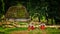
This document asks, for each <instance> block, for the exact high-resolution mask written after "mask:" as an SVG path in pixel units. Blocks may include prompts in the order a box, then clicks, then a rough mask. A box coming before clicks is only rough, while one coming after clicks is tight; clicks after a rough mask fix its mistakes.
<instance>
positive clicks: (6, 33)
mask: <svg viewBox="0 0 60 34" xmlns="http://www.w3.org/2000/svg"><path fill="white" fill-rule="evenodd" d="M14 31H16V32H18V31H25V32H27V31H28V29H27V28H24V27H23V28H1V27H0V34H10V33H11V32H14ZM43 33H44V34H60V29H55V28H46V29H45V30H44V31H42V30H40V29H39V28H35V30H33V31H32V30H31V31H28V34H43Z"/></svg>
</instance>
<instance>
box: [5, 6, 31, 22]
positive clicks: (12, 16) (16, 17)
mask: <svg viewBox="0 0 60 34" xmlns="http://www.w3.org/2000/svg"><path fill="white" fill-rule="evenodd" d="M5 18H6V20H8V21H24V22H27V21H29V20H30V19H29V14H28V12H27V10H26V8H25V7H24V6H12V7H10V8H9V9H8V11H7V12H6V14H5Z"/></svg>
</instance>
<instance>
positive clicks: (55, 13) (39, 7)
mask: <svg viewBox="0 0 60 34" xmlns="http://www.w3.org/2000/svg"><path fill="white" fill-rule="evenodd" d="M59 3H60V0H0V20H1V19H2V16H3V15H5V14H6V12H7V10H8V8H9V7H11V6H16V5H23V6H25V7H26V9H27V11H28V13H29V15H30V17H31V20H32V19H33V18H35V17H38V20H39V22H40V21H41V20H44V21H45V20H47V24H60V4H59ZM34 15H35V16H34Z"/></svg>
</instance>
